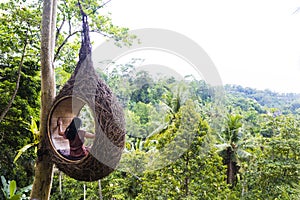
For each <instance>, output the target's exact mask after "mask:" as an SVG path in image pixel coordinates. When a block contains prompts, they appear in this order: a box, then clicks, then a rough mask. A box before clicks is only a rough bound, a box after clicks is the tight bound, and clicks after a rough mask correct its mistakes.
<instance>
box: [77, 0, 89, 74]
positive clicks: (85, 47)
mask: <svg viewBox="0 0 300 200" xmlns="http://www.w3.org/2000/svg"><path fill="white" fill-rule="evenodd" d="M78 6H79V9H80V13H81V16H82V32H81V47H80V50H79V62H78V63H77V66H76V68H75V71H74V73H75V74H76V73H77V71H78V70H79V69H78V68H79V67H81V64H82V62H83V61H84V60H85V59H86V58H87V56H88V55H90V56H91V53H92V45H91V40H90V34H89V33H90V31H89V23H88V17H87V14H86V13H85V12H84V11H83V8H82V6H81V4H80V1H79V0H78Z"/></svg>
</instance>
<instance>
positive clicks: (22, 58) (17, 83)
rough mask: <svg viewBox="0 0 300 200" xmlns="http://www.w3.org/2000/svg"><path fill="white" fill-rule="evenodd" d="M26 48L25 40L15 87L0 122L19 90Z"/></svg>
mask: <svg viewBox="0 0 300 200" xmlns="http://www.w3.org/2000/svg"><path fill="white" fill-rule="evenodd" d="M26 47H27V40H26V41H25V44H24V47H23V53H22V57H21V61H20V64H19V68H18V77H17V82H16V87H15V90H14V93H13V94H12V96H11V98H10V100H9V102H8V104H7V106H6V108H5V109H4V110H3V112H2V113H1V115H0V122H1V121H2V120H3V118H4V117H5V115H6V113H7V112H8V111H9V109H10V107H11V105H12V103H13V101H14V100H15V98H16V95H17V92H18V90H19V86H20V79H21V71H22V66H23V62H24V57H25V52H26Z"/></svg>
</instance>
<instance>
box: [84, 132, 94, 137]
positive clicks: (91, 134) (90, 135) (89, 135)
mask: <svg viewBox="0 0 300 200" xmlns="http://www.w3.org/2000/svg"><path fill="white" fill-rule="evenodd" d="M84 137H86V138H95V134H93V133H89V132H85V135H84Z"/></svg>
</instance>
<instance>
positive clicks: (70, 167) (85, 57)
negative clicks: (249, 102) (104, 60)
mask: <svg viewBox="0 0 300 200" xmlns="http://www.w3.org/2000/svg"><path fill="white" fill-rule="evenodd" d="M82 14H83V35H82V37H83V39H82V44H81V49H80V52H79V62H78V63H77V66H76V69H75V71H74V73H73V74H72V76H71V78H70V79H69V80H68V81H67V83H66V84H65V85H64V87H63V88H62V89H61V91H60V92H59V94H58V95H57V96H56V98H55V100H54V103H53V105H52V108H51V111H50V113H49V115H48V127H47V128H48V141H49V143H48V144H49V146H50V148H49V149H50V154H51V156H52V160H53V162H54V163H55V164H56V166H57V167H58V168H59V169H60V170H61V171H63V172H64V173H66V174H67V175H69V176H70V177H72V178H74V179H77V180H81V181H95V180H99V179H101V178H103V177H105V176H107V175H108V174H110V173H111V172H112V171H113V170H114V169H115V168H116V166H117V165H118V163H119V161H120V158H121V154H122V151H123V149H124V145H125V121H124V114H123V110H122V108H121V106H120V105H119V104H118V102H117V100H116V98H115V97H114V95H113V93H112V92H111V90H110V89H109V87H108V86H107V85H106V84H105V83H104V82H103V81H102V80H100V79H99V78H98V76H97V75H96V72H95V70H94V68H93V63H92V58H91V45H90V40H89V35H88V34H89V33H88V24H87V17H86V15H85V14H84V13H83V12H82ZM85 105H87V106H88V107H89V108H90V110H91V111H92V113H93V116H94V123H95V139H94V142H93V145H92V147H91V149H90V151H89V153H88V155H86V156H85V157H83V158H81V159H75V160H74V159H71V158H69V157H68V156H66V155H64V154H63V153H62V152H64V151H68V148H69V143H68V140H66V139H63V137H62V136H59V135H58V130H57V119H58V117H60V118H61V119H62V121H63V125H64V127H63V129H65V128H66V126H67V125H68V124H69V123H70V122H71V120H72V119H73V117H75V116H78V114H79V113H80V111H81V109H82V108H83V106H85Z"/></svg>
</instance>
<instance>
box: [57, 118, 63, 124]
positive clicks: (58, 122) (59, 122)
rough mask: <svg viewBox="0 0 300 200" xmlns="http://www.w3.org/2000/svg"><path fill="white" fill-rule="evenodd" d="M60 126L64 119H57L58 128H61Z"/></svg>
mask: <svg viewBox="0 0 300 200" xmlns="http://www.w3.org/2000/svg"><path fill="white" fill-rule="evenodd" d="M60 125H62V119H61V118H60V117H59V118H58V119H57V126H60Z"/></svg>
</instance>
